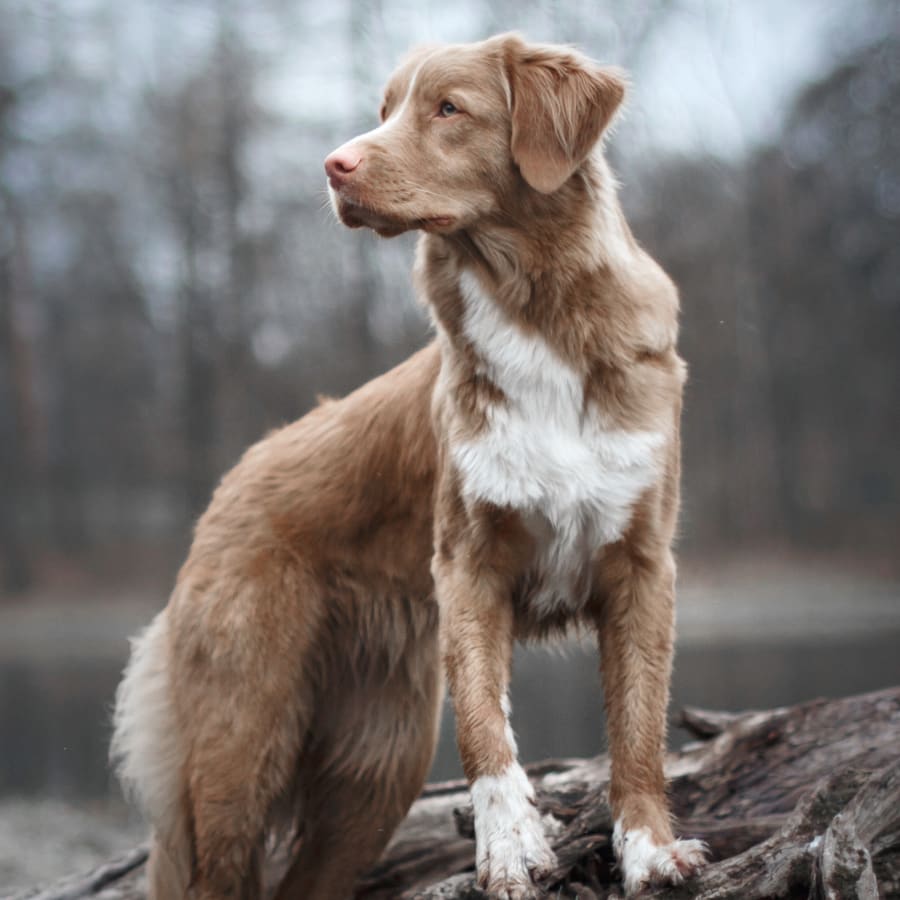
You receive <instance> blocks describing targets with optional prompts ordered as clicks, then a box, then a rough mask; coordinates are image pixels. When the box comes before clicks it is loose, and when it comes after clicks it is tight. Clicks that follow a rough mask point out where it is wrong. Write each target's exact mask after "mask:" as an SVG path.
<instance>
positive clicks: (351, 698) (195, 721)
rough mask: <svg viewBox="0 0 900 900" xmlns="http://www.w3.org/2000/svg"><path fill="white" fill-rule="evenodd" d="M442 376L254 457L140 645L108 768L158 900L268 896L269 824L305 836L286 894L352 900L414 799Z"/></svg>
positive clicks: (231, 478)
mask: <svg viewBox="0 0 900 900" xmlns="http://www.w3.org/2000/svg"><path fill="white" fill-rule="evenodd" d="M437 367H438V357H437V352H436V350H435V348H434V347H429V348H427V349H426V350H424V351H422V352H420V353H419V354H417V355H416V356H414V357H413V358H412V359H411V360H409V361H408V362H406V363H404V364H403V365H401V366H399V367H398V368H397V369H395V370H393V371H392V372H389V373H388V374H386V375H385V376H382V377H381V378H379V379H376V380H375V381H373V382H371V383H370V384H368V385H367V386H365V387H364V388H362V389H360V390H359V391H357V392H355V393H354V394H351V395H350V396H349V397H347V398H345V399H344V400H340V401H334V402H330V403H327V404H324V405H322V406H320V407H318V408H317V409H315V410H314V411H313V412H311V413H310V414H309V415H308V416H306V417H305V418H304V419H302V420H300V421H299V422H297V423H295V424H293V425H290V426H288V427H286V428H283V429H281V430H280V431H277V432H275V433H273V434H272V435H270V436H269V437H267V438H266V439H265V440H263V441H261V442H260V443H259V444H257V445H255V446H254V447H252V448H251V449H250V450H248V451H247V453H246V454H245V456H244V458H243V459H242V460H241V462H240V463H239V464H238V465H237V466H236V467H235V469H233V470H232V471H231V472H230V473H229V474H228V475H226V477H225V478H224V479H223V481H222V484H221V485H220V486H219V488H218V489H217V491H216V493H215V496H214V498H213V501H212V503H211V505H210V507H209V509H208V510H207V511H206V513H205V514H204V515H203V517H202V518H201V519H200V521H199V523H198V525H197V530H196V535H195V539H194V543H193V546H192V549H191V553H190V556H189V557H188V560H187V562H186V563H185V565H184V567H183V568H182V570H181V572H180V574H179V577H178V583H177V585H176V588H175V590H174V592H173V594H172V597H171V600H170V603H169V605H168V607H167V608H166V609H165V610H164V611H163V612H162V613H160V614H159V615H158V616H157V618H156V619H155V620H154V622H153V623H152V624H151V625H150V626H149V627H148V628H147V630H146V631H145V632H144V633H143V634H142V635H141V636H140V637H139V638H138V639H137V640H136V641H135V643H134V647H133V652H132V657H131V661H130V663H129V666H128V669H127V671H126V673H125V677H124V679H123V681H122V684H121V686H120V688H119V692H118V695H117V703H116V714H115V736H114V741H113V751H112V752H113V756H114V758H115V760H116V762H117V766H118V770H119V773H120V776H121V777H122V779H123V781H124V782H125V784H126V785H127V786H128V787H129V789H130V790H131V792H132V793H133V795H134V797H135V798H136V800H137V801H138V802H139V804H140V805H141V807H142V808H143V809H144V810H145V813H146V814H147V816H148V818H149V819H150V821H151V822H152V823H153V826H154V830H155V843H154V848H153V852H152V858H151V863H150V868H151V872H150V876H149V878H150V884H151V896H152V897H153V898H155V900H169V898H179V897H182V896H184V893H185V890H186V889H187V885H188V883H189V881H190V879H191V877H192V876H194V877H195V878H196V876H197V874H198V873H199V876H200V883H201V884H205V885H207V887H206V888H205V890H206V891H207V893H205V894H203V895H202V896H204V897H206V896H208V897H210V898H211V897H213V896H215V897H219V898H221V897H226V896H240V897H244V896H247V897H253V896H257V893H256V892H257V890H258V887H257V883H258V880H259V877H260V874H259V873H260V851H261V843H260V842H261V839H262V835H263V833H264V831H265V829H266V828H267V827H270V826H273V825H275V826H281V827H287V828H288V829H289V830H290V831H291V832H293V831H294V830H296V831H297V832H298V833H299V835H300V836H301V847H302V850H301V852H300V854H299V856H298V859H297V862H296V863H295V866H294V869H293V870H292V872H293V875H292V877H291V878H289V879H288V881H287V882H286V887H285V888H284V889H283V890H284V891H285V896H288V895H290V896H294V897H297V896H302V897H309V898H313V897H323V898H325V897H328V898H333V897H338V896H342V895H343V894H345V893H348V892H349V890H350V886H352V882H353V880H354V878H355V877H356V872H357V870H358V868H359V866H360V864H362V863H364V862H366V861H368V860H370V859H374V857H376V856H377V855H378V854H379V853H380V850H381V847H382V846H383V844H384V843H386V841H387V839H388V838H389V836H390V834H391V832H392V831H393V829H394V827H395V826H396V824H397V822H398V821H399V819H400V818H402V816H403V815H404V814H405V812H406V809H407V808H408V806H409V804H410V803H411V802H412V800H413V798H414V797H415V795H416V794H417V792H418V790H419V788H420V786H421V783H422V781H423V780H424V778H425V775H426V773H427V769H428V766H429V765H430V761H431V757H432V753H433V747H434V740H435V737H436V725H437V708H438V702H439V697H440V675H439V666H438V651H437V644H436V641H437V622H436V618H437V612H436V607H435V605H434V600H433V596H432V589H431V579H430V576H429V570H428V566H429V560H430V557H431V519H430V507H431V495H432V491H433V483H434V466H435V448H434V438H433V432H432V428H431V424H430V411H429V398H430V394H431V386H432V384H433V382H434V378H435V376H436V373H437ZM355 805H360V806H361V808H362V809H364V811H365V812H364V814H363V815H361V816H360V815H358V816H356V817H354V816H353V815H352V810H353V808H354V806H355ZM280 818H281V819H282V821H278V820H279V819H280ZM354 823H356V824H355V825H354ZM223 859H227V860H229V864H228V865H223V863H222V860H223ZM361 861H362V863H361ZM192 867H193V872H192ZM207 870H208V871H209V872H210V873H211V872H213V870H214V871H215V873H216V878H217V879H218V881H217V882H215V883H210V884H207V882H206V881H205V880H204V876H205V875H206V873H207ZM238 885H241V889H240V890H239V891H237V892H235V890H236V886H238Z"/></svg>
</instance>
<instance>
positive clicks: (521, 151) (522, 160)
mask: <svg viewBox="0 0 900 900" xmlns="http://www.w3.org/2000/svg"><path fill="white" fill-rule="evenodd" d="M504 48H505V59H506V70H507V77H508V79H509V86H510V105H511V113H512V136H511V149H512V158H513V160H514V161H515V162H516V164H517V165H518V166H519V171H520V172H521V173H522V177H523V178H524V179H525V180H526V181H527V182H528V183H529V184H530V185H531V186H532V187H533V188H535V189H536V190H538V191H540V192H541V193H544V194H550V193H552V192H553V191H555V190H557V189H558V188H560V187H561V186H562V185H563V184H564V183H565V182H566V181H567V180H568V178H569V176H570V175H571V174H572V173H573V172H574V171H575V170H576V169H577V168H578V166H580V165H581V163H582V162H584V160H585V158H586V157H587V155H588V154H589V153H590V152H591V148H592V147H593V146H594V144H596V143H597V141H598V140H599V139H600V135H602V134H603V132H604V130H605V129H606V127H607V126H608V125H609V123H610V122H611V121H612V118H613V116H614V115H615V113H616V110H617V109H618V108H619V105H620V104H621V102H622V99H623V98H624V96H625V76H624V73H623V72H621V71H620V70H618V69H614V68H606V67H600V66H598V65H596V64H594V63H592V62H591V61H590V60H588V59H587V58H586V57H584V56H581V55H580V54H579V53H577V52H575V51H572V50H567V49H563V48H560V47H549V46H541V45H535V44H526V43H525V42H524V41H523V40H522V39H521V38H520V37H518V35H505V36H504Z"/></svg>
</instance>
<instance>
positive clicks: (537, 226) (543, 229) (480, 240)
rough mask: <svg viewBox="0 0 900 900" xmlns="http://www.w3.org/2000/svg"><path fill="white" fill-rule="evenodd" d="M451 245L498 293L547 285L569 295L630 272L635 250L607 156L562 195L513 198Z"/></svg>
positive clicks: (590, 164)
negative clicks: (588, 281)
mask: <svg viewBox="0 0 900 900" xmlns="http://www.w3.org/2000/svg"><path fill="white" fill-rule="evenodd" d="M448 240H449V242H450V243H451V244H452V245H455V246H456V247H457V248H458V252H459V256H460V262H461V264H462V265H464V266H466V265H468V266H471V267H473V268H476V269H481V270H482V271H483V272H484V273H486V274H488V275H489V276H490V277H491V279H492V280H493V281H494V282H496V284H497V285H498V286H505V287H510V286H511V284H512V283H514V282H520V283H521V286H522V287H525V286H527V285H528V284H529V283H531V284H534V283H539V284H540V285H541V286H542V291H543V292H544V293H547V292H548V291H549V292H550V293H555V291H554V287H556V286H558V287H559V289H560V291H561V292H562V293H566V291H567V289H568V284H567V282H577V281H578V280H579V279H581V278H583V277H585V276H590V275H593V274H595V273H596V272H597V270H600V269H618V268H622V267H627V266H628V265H629V263H630V256H631V252H632V249H633V246H634V240H633V238H632V236H631V232H630V231H629V229H628V225H627V224H626V222H625V219H624V217H623V215H622V212H621V208H620V206H619V200H618V196H617V192H616V182H615V179H614V177H613V175H612V172H611V171H610V169H609V167H608V166H607V164H606V161H605V160H604V158H603V157H602V156H601V155H600V154H599V153H598V154H597V155H596V156H595V157H593V158H590V159H588V160H587V161H586V162H585V163H584V164H583V165H582V166H581V167H580V168H579V169H578V171H577V172H575V173H574V174H573V175H572V177H571V178H569V180H568V181H567V182H566V183H565V184H564V185H563V186H562V187H561V188H560V189H559V190H557V191H555V192H554V193H552V194H541V193H539V192H538V191H535V190H530V189H528V190H522V189H517V190H515V191H511V192H510V194H509V195H508V196H506V197H504V198H503V199H502V202H501V206H500V208H499V209H498V210H496V211H495V212H493V213H492V214H490V215H488V216H486V217H485V218H484V220H482V221H478V222H476V223H475V224H474V225H472V226H471V227H469V228H466V229H464V230H462V231H460V232H457V233H455V234H453V235H450V236H449V237H448Z"/></svg>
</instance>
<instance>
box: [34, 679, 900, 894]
mask: <svg viewBox="0 0 900 900" xmlns="http://www.w3.org/2000/svg"><path fill="white" fill-rule="evenodd" d="M681 724H682V725H683V726H684V727H685V728H687V729H688V730H689V731H690V732H691V733H692V734H693V735H694V736H695V737H696V738H697V741H696V742H694V743H692V744H690V745H688V746H686V747H685V748H683V749H682V750H681V751H680V752H678V753H675V754H672V755H671V757H670V759H669V762H668V774H669V778H670V794H671V798H672V805H673V809H674V811H675V814H676V816H677V817H678V822H679V826H678V831H679V833H680V834H681V835H682V836H685V837H695V838H700V839H702V840H704V841H706V842H707V843H708V845H709V848H710V859H711V861H710V864H709V865H708V866H707V867H706V869H704V871H703V872H702V874H700V875H699V876H698V877H697V878H694V879H692V880H690V881H689V882H686V883H685V884H683V885H680V886H678V887H675V888H667V889H656V890H654V891H650V892H648V893H646V894H644V895H643V896H645V897H652V898H666V900H686V898H695V900H700V898H702V900H723V898H741V900H754V898H759V900H762V898H774V897H786V898H789V897H796V898H812V900H853V898H859V900H863V898H866V900H868V898H871V900H876V898H879V897H881V898H890V897H900V759H898V752H897V751H898V748H900V688H891V689H889V690H884V691H879V692H876V693H872V694H864V695H861V696H857V697H850V698H846V699H842V700H830V701H828V700H815V701H812V702H810V703H805V704H802V705H799V706H794V707H790V708H782V709H775V710H770V711H767V712H746V713H739V714H729V713H717V712H707V711H703V710H697V709H687V710H685V711H684V712H682V714H681ZM527 768H528V772H529V775H530V776H531V778H532V779H533V781H534V782H535V784H536V785H537V788H538V805H539V806H540V808H541V812H542V813H543V814H544V817H545V822H546V824H547V827H548V832H549V833H550V834H551V835H552V838H551V840H552V843H553V845H554V847H555V849H556V852H557V856H558V859H559V865H558V866H557V869H556V871H555V872H554V873H553V874H552V876H551V877H550V878H549V879H548V881H547V883H546V885H545V887H546V888H547V889H548V895H549V896H552V897H554V898H560V900H562V898H579V900H595V898H614V897H620V896H622V888H621V882H620V880H619V875H618V871H617V869H616V866H615V862H614V860H613V856H612V847H611V831H612V819H611V815H610V811H609V807H608V806H607V803H606V799H605V795H606V787H607V781H608V777H609V761H608V759H607V757H605V756H599V757H596V758H594V759H589V760H550V761H547V762H543V763H537V764H534V765H531V766H529V767H527ZM472 836H473V824H472V811H471V807H470V806H469V805H468V795H467V792H466V789H465V784H464V783H462V782H444V783H440V784H431V785H428V786H427V787H426V788H425V790H424V791H423V794H422V796H421V798H420V799H419V800H418V801H417V802H416V804H415V805H414V806H413V808H412V810H411V811H410V814H409V816H408V817H407V819H406V821H405V822H404V823H403V825H402V826H401V827H400V829H399V831H398V833H397V834H396V835H395V837H394V840H393V842H392V844H391V846H390V847H389V848H388V851H387V853H386V854H385V856H384V858H383V859H382V861H381V862H380V863H379V864H378V865H377V866H376V867H375V868H374V870H373V871H371V872H370V873H368V875H367V876H366V877H365V878H364V879H363V881H362V883H361V884H360V886H359V889H358V891H357V897H358V898H360V900H388V898H400V900H413V898H415V900H438V898H441V900H450V898H453V900H463V898H483V897H484V896H485V895H484V894H483V893H482V892H481V891H480V890H478V888H477V887H476V886H475V883H474V878H473V874H472V868H473V863H474V845H473V840H472ZM145 855H146V854H145V851H141V850H137V851H135V852H134V853H133V854H132V855H131V857H130V858H128V859H125V860H121V861H119V862H118V863H116V864H112V865H111V866H107V867H105V868H104V869H103V870H98V872H95V873H94V874H93V875H92V876H90V877H87V878H82V879H80V880H78V879H76V880H74V881H70V882H68V883H66V884H61V885H57V886H56V887H54V888H51V889H47V890H43V891H32V892H29V893H25V894H20V895H19V896H18V897H17V898H16V900H24V898H25V897H28V898H31V900H35V898H39V900H81V898H87V897H98V898H104V900H114V898H116V900H142V898H143V897H144V894H143V882H142V875H141V870H142V868H143V866H142V863H143V860H144V857H145ZM282 865H283V862H282V861H280V860H278V859H276V860H274V861H273V863H272V871H271V872H270V874H271V876H272V877H273V878H276V877H277V875H278V869H279V867H280V866H282ZM116 866H118V868H116Z"/></svg>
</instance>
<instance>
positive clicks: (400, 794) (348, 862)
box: [275, 635, 443, 900]
mask: <svg viewBox="0 0 900 900" xmlns="http://www.w3.org/2000/svg"><path fill="white" fill-rule="evenodd" d="M434 638H436V635H434V636H433V637H429V638H428V639H427V640H426V642H425V643H426V644H427V646H426V647H420V648H417V651H415V652H416V653H417V654H418V655H419V665H418V670H419V674H420V677H419V679H417V681H416V683H411V682H406V683H404V684H397V683H396V681H395V682H394V683H392V684H389V685H388V686H386V687H382V688H380V689H379V690H376V691H367V696H362V697H356V698H355V702H354V703H352V704H350V708H348V709H347V711H346V715H344V714H343V712H342V714H341V721H340V723H339V725H338V728H337V731H335V730H333V728H334V724H335V723H334V722H332V723H331V725H332V727H331V728H328V729H326V733H327V738H326V740H327V741H328V750H327V751H326V752H327V753H328V755H329V756H330V759H328V760H325V759H324V758H320V760H319V763H318V764H315V765H312V766H310V767H309V768H308V769H304V771H303V780H304V787H303V794H304V798H303V800H302V801H301V816H302V824H301V829H302V832H301V833H302V837H301V839H300V845H299V847H298V850H297V855H296V857H295V858H294V861H293V863H292V865H291V867H290V869H289V870H288V872H287V874H286V875H285V876H284V878H283V880H282V882H281V885H280V886H279V889H278V891H277V893H276V895H275V900H300V898H303V900H342V898H347V897H350V896H352V893H353V887H354V884H355V883H356V881H357V879H358V878H359V876H360V875H361V874H362V873H363V872H365V871H366V870H367V869H368V868H370V867H371V866H372V865H373V864H374V863H375V862H376V861H377V859H378V857H379V856H380V855H381V853H382V851H383V850H384V848H385V846H386V845H387V843H388V841H389V840H390V838H391V835H392V834H393V833H394V830H395V829H396V827H397V826H398V825H399V824H400V822H401V821H402V820H403V817H404V816H405V815H406V813H407V811H408V809H409V807H410V806H411V805H412V802H413V801H414V800H415V799H416V797H417V796H418V794H419V792H420V791H421V789H422V785H423V784H424V782H425V778H426V776H427V775H428V770H429V767H430V765H431V760H432V757H433V755H434V747H435V743H436V740H437V726H438V722H439V715H440V709H441V701H442V699H443V688H442V682H441V677H440V669H439V657H438V651H437V645H436V640H435V639H434ZM414 667H415V666H414ZM300 764H301V767H302V768H303V767H304V761H303V760H301V763H300ZM319 766H321V767H319Z"/></svg>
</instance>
